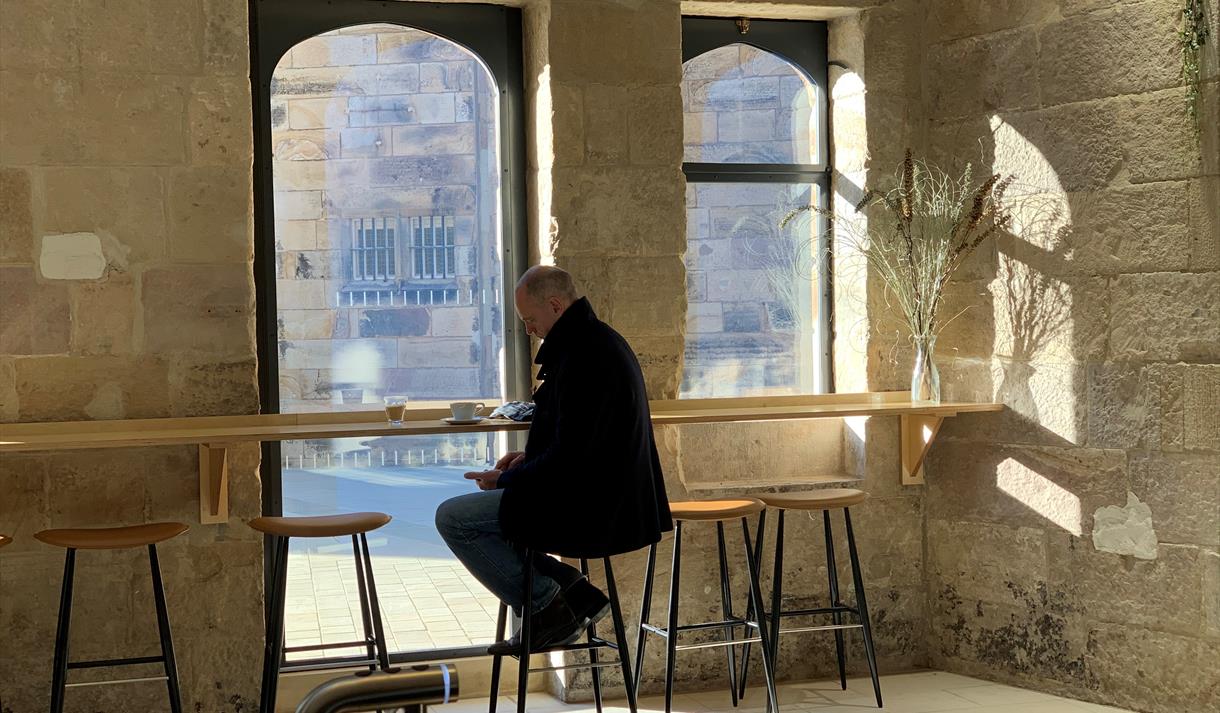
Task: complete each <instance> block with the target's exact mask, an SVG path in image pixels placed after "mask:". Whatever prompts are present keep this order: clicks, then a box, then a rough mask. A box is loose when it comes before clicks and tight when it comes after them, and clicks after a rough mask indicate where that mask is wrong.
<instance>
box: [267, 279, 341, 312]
mask: <svg viewBox="0 0 1220 713" xmlns="http://www.w3.org/2000/svg"><path fill="white" fill-rule="evenodd" d="M329 300H330V295H329V294H328V291H327V285H326V282H325V281H323V280H284V279H281V280H276V281H275V301H276V303H277V304H279V305H280V306H281V307H282V308H285V309H298V310H323V309H327V308H328V307H330V306H331V305H330V302H329Z"/></svg>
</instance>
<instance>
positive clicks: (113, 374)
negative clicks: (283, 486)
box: [0, 0, 262, 713]
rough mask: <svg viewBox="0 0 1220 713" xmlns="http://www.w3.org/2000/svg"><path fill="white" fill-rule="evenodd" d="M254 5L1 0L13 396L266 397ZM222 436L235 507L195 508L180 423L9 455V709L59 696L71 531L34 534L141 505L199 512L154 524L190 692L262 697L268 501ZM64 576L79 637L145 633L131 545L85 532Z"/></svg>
mask: <svg viewBox="0 0 1220 713" xmlns="http://www.w3.org/2000/svg"><path fill="white" fill-rule="evenodd" d="M246 9H247V4H246V2H244V0H177V1H176V2H167V3H150V2H144V1H143V0H130V1H123V2H109V3H74V2H55V3H50V4H47V3H37V2H25V1H24V0H11V1H10V0H5V2H3V3H2V4H0V86H3V91H2V92H0V96H2V98H0V310H2V313H3V314H2V318H0V404H2V405H3V406H2V407H0V418H2V419H3V420H5V421H55V420H74V419H115V418H142V417H156V416H191V415H205V414H233V413H254V412H256V411H257V410H258V392H257V389H256V387H255V353H254V352H255V349H254V289H253V279H252V273H251V269H250V262H251V259H252V254H253V242H252V238H251V236H252V229H251V216H250V204H251V138H250V82H249V78H248V76H249V70H248V56H249V49H248V45H247V41H246V37H247V33H246V25H247V14H246ZM71 234H77V236H78V237H75V238H63V237H59V236H62V235H71ZM230 458H231V466H230V467H231V471H232V481H231V486H230V487H231V491H230V492H231V504H232V508H233V510H232V515H233V520H232V524H230V525H223V526H208V527H203V526H199V525H198V513H199V509H198V500H197V492H198V486H197V484H196V483H197V476H196V473H197V469H198V465H197V455H196V451H195V449H194V448H193V447H181V448H177V447H175V448H157V449H130V450H105V451H72V452H66V453H63V454H60V455H45V454H30V455H6V456H4V457H3V458H2V459H0V529H3V530H6V531H8V533H9V534H12V535H15V536H16V541H15V542H14V543H13V544H12V545H10V546H9V547H7V548H5V551H4V556H3V557H2V558H0V632H3V634H0V638H3V640H4V645H3V648H4V651H5V652H6V653H5V655H4V656H3V657H0V701H2V707H3V710H4V711H5V713H9V712H10V711H12V712H13V713H26V712H28V711H35V710H45V709H46V708H47V702H48V692H49V688H50V679H51V658H52V649H53V646H54V641H55V619H56V610H57V605H56V602H57V600H58V597H59V586H60V578H61V573H62V568H63V564H62V563H63V551H62V550H59V549H57V548H52V547H50V546H47V545H44V544H41V543H39V542H37V541H35V540H34V539H33V538H32V534H33V533H34V532H35V531H37V530H40V529H43V528H47V527H74V526H100V525H116V524H126V523H141V522H146V521H154V520H181V521H184V522H187V523H193V527H192V529H191V531H190V532H188V533H186V534H185V535H183V536H181V537H178V538H175V539H174V540H172V541H170V542H167V543H165V544H164V545H163V546H162V547H161V548H160V550H161V566H162V570H163V572H164V576H165V586H166V594H167V597H168V601H169V609H170V613H171V619H172V624H173V627H174V635H175V641H176V644H177V655H178V666H179V672H180V675H181V679H182V689H183V698H184V701H186V702H187V706H188V707H190V708H191V709H192V710H205V711H237V710H250V709H252V708H253V707H254V706H255V705H256V701H257V685H258V684H257V681H258V674H257V672H258V670H259V666H260V664H259V660H260V654H261V642H260V641H259V640H258V639H257V637H253V636H248V635H245V634H247V633H248V632H258V631H260V630H261V623H262V538H261V537H258V536H257V535H256V534H255V533H253V532H252V531H251V530H249V528H247V527H246V526H245V525H244V524H242V520H244V519H246V518H249V517H252V516H254V515H257V514H258V513H259V510H260V506H259V483H258V477H257V469H258V449H257V448H250V447H243V448H239V449H237V451H236V452H233V453H232V454H231V456H230ZM76 583H77V585H76V586H77V589H76V608H75V610H74V612H73V613H74V616H73V630H72V642H73V644H74V649H73V656H74V658H78V659H87V658H112V657H119V656H124V655H126V656H142V655H150V654H152V653H153V652H154V651H155V650H156V642H157V638H156V628H155V622H156V619H155V616H154V613H153V606H152V594H151V586H150V580H149V574H148V563H147V557H146V555H145V554H144V553H143V552H139V551H134V552H82V553H80V555H79V556H78V558H77V572H76ZM18 652H19V653H18ZM152 669H153V667H147V666H146V667H137V668H135V669H133V675H155V672H154V673H151V674H150V673H148V672H149V671H152ZM98 673H99V672H89V671H83V672H76V673H74V674H73V676H74V680H89V679H91V678H96V677H97V676H98ZM164 700H165V687H164V684H162V683H160V682H152V683H139V684H130V685H124V686H101V687H93V688H77V689H73V690H72V691H71V692H70V693H69V694H68V706H67V709H68V710H73V711H85V710H90V711H92V710H154V709H158V708H163V707H164ZM196 706H198V708H196Z"/></svg>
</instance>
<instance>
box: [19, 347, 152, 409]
mask: <svg viewBox="0 0 1220 713" xmlns="http://www.w3.org/2000/svg"><path fill="white" fill-rule="evenodd" d="M16 373H17V375H16V382H17V397H18V401H19V404H20V417H19V420H20V421H85V420H91V419H118V418H156V417H160V416H165V415H166V414H167V412H168V406H167V404H168V403H169V393H168V377H167V373H168V370H167V367H166V364H165V362H163V361H162V360H160V359H158V358H154V357H122V356H96V355H95V356H84V357H76V356H48V357H43V358H40V359H20V360H18V361H17V362H16Z"/></svg>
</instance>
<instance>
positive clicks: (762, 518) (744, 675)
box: [737, 510, 767, 700]
mask: <svg viewBox="0 0 1220 713" xmlns="http://www.w3.org/2000/svg"><path fill="white" fill-rule="evenodd" d="M766 529H767V511H766V510H763V511H762V512H760V513H758V532H757V533H755V535H754V538H755V539H754V568H755V569H757V570H758V571H760V572H761V571H762V551H763V532H765V531H766ZM747 599H749V603H748V604H747V605H746V621H752V620H753V619H754V600H753V599H752V598H749V597H747ZM747 638H748V637H747ZM749 673H750V644H749V643H746V644H745V646H743V647H742V649H741V674H740V676H741V678H740V679H739V680H740V681H741V686H740V687H739V688H738V689H737V699H738V700H741V699H743V698H745V697H746V681H747V680H748V678H749Z"/></svg>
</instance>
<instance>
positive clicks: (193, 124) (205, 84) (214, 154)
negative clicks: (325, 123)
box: [186, 78, 287, 166]
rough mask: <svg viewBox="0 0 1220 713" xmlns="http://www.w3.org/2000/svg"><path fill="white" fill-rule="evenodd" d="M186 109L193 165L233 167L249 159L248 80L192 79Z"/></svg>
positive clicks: (250, 148)
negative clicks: (193, 80)
mask: <svg viewBox="0 0 1220 713" xmlns="http://www.w3.org/2000/svg"><path fill="white" fill-rule="evenodd" d="M186 112H187V121H188V122H189V124H190V126H189V133H190V162H191V163H192V164H193V165H195V166H237V165H245V164H246V163H248V162H249V161H250V160H251V156H252V155H253V151H254V146H253V143H252V142H253V139H252V136H251V129H250V126H251V119H250V83H249V82H246V81H242V80H240V79H234V78H218V79H207V80H196V81H195V82H193V83H192V85H191V92H190V98H189V99H188V100H187V105H186ZM285 118H286V116H285ZM284 128H287V125H286V124H285V126H284Z"/></svg>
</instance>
